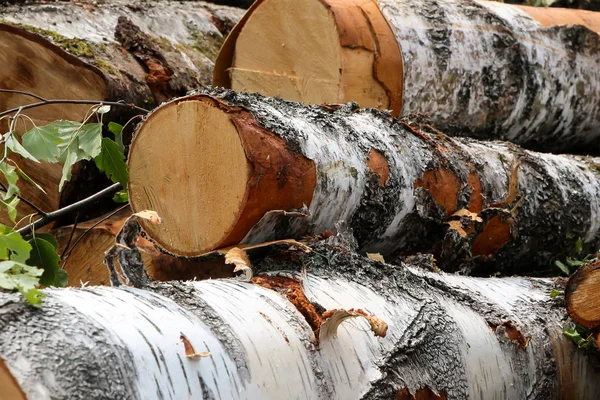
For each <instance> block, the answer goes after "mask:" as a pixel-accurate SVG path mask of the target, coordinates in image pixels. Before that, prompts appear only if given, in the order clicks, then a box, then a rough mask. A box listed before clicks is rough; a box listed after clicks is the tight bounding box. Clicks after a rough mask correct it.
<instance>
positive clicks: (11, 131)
mask: <svg viewBox="0 0 600 400" xmlns="http://www.w3.org/2000/svg"><path fill="white" fill-rule="evenodd" d="M23 107H24V106H21V107H18V108H17V112H16V113H15V115H13V117H12V120H11V121H10V126H9V127H8V132H7V133H6V135H4V140H3V142H4V155H3V156H2V159H0V164H2V163H3V162H4V160H6V157H8V145H7V144H6V142H7V141H8V139H10V138H11V136H12V135H13V134H14V132H15V121H16V120H17V119H18V118H19V114H21V111H23Z"/></svg>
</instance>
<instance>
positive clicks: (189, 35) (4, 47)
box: [0, 0, 242, 223]
mask: <svg viewBox="0 0 600 400" xmlns="http://www.w3.org/2000/svg"><path fill="white" fill-rule="evenodd" d="M241 14H242V11H241V10H238V9H234V8H228V7H219V6H215V5H213V4H207V3H203V2H194V3H186V4H182V3H175V2H160V3H147V2H143V1H136V2H125V1H121V0H111V1H109V2H102V3H101V4H95V5H91V4H88V3H52V4H48V3H42V4H30V5H19V6H3V7H2V8H1V9H0V63H1V64H2V70H1V71H0V82H2V83H1V84H0V88H2V89H12V90H21V91H27V92H31V93H34V94H36V95H38V96H42V97H44V98H47V99H75V100H98V101H102V100H111V101H124V102H126V103H133V104H136V105H139V106H142V107H146V108H149V109H150V108H152V107H154V106H155V105H157V104H159V103H160V102H161V101H165V100H168V99H170V98H171V97H173V96H181V95H184V94H185V93H186V92H187V91H188V90H191V89H192V88H195V87H197V86H198V85H205V84H207V83H208V82H209V78H210V76H211V73H212V67H213V60H214V58H215V57H216V55H217V52H218V49H219V47H220V45H221V42H222V41H223V35H224V34H226V32H227V29H228V27H229V26H231V24H232V22H231V19H234V20H237V19H238V18H239V17H240V16H241ZM225 16H228V18H229V20H228V19H226V18H225ZM219 29H222V30H223V32H221V31H220V30H219ZM38 101H39V100H37V99H34V98H31V97H29V96H25V95H22V94H18V93H0V112H1V111H6V110H8V109H12V108H14V107H19V106H22V105H26V104H30V103H35V102H38ZM89 109H90V106H89V105H65V104H58V105H48V106H44V107H40V108H35V109H31V110H26V111H24V112H23V114H25V115H27V116H29V117H31V118H32V119H33V122H34V123H35V124H37V125H45V124H48V123H50V122H52V121H55V120H57V119H67V120H74V121H80V120H82V119H83V118H84V116H85V115H86V113H87V112H88V111H89ZM131 116H132V113H131V112H129V111H127V112H123V109H119V110H114V112H113V113H111V114H110V115H109V116H108V118H110V119H111V120H119V121H122V122H123V123H124V122H125V121H127V120H128V119H129V118H130V117H131ZM17 127H18V128H19V132H20V133H23V132H24V131H25V130H27V129H30V128H31V127H32V126H31V124H30V123H29V122H27V121H25V123H24V124H17ZM25 127H26V128H25ZM3 132H4V131H3ZM13 157H17V156H16V155H13ZM17 163H18V164H19V166H20V167H21V168H22V169H23V170H24V171H25V172H26V173H27V174H28V175H29V176H30V177H31V178H33V179H34V180H35V181H36V182H39V183H40V185H41V186H42V187H43V188H44V189H45V190H46V192H47V193H48V195H47V196H46V195H44V194H43V193H41V192H40V191H38V190H37V189H35V188H34V187H33V186H31V185H25V184H24V185H23V186H22V187H21V190H22V194H23V197H25V198H27V199H28V200H30V201H31V202H32V203H34V204H35V205H37V206H38V207H39V208H41V209H42V210H43V211H45V212H49V211H54V210H56V209H57V208H59V206H61V205H65V204H69V203H70V202H73V201H76V200H79V199H77V198H65V196H63V199H62V200H61V194H60V193H59V192H58V182H59V180H60V176H61V170H62V166H60V165H54V164H48V163H45V162H43V163H42V164H41V166H40V164H37V163H33V162H31V161H28V160H21V159H17ZM83 188H85V186H83ZM90 189H91V190H92V192H90V193H88V192H86V191H85V190H82V186H81V185H80V186H79V187H78V191H79V192H81V193H78V194H79V195H80V196H83V197H86V196H88V195H91V194H93V193H94V190H96V191H97V189H98V188H96V187H95V186H92V187H90ZM67 197H68V196H67ZM20 204H21V208H20V212H21V215H22V216H24V215H27V214H30V213H32V212H34V211H33V209H32V208H30V207H29V206H27V205H26V204H24V203H23V202H21V203H20ZM0 221H2V222H4V223H7V220H5V219H4V215H3V216H2V219H1V220H0Z"/></svg>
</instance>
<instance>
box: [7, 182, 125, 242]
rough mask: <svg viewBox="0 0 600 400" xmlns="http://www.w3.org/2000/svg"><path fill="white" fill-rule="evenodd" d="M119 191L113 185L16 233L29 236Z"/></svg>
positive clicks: (116, 186) (117, 184)
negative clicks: (33, 231) (32, 232)
mask: <svg viewBox="0 0 600 400" xmlns="http://www.w3.org/2000/svg"><path fill="white" fill-rule="evenodd" d="M121 189H123V186H122V185H121V184H120V183H115V184H113V185H111V186H109V187H107V188H106V189H103V190H101V191H99V192H98V193H96V194H94V195H92V196H90V197H88V198H85V199H83V200H81V201H78V202H77V203H73V204H71V205H68V206H67V207H64V208H61V209H60V210H56V211H52V212H49V213H47V214H46V215H44V216H43V217H42V218H40V219H38V220H37V221H35V222H33V223H32V224H29V225H27V226H25V227H23V228H21V229H19V230H17V232H19V233H20V234H21V235H23V236H25V235H29V234H30V233H31V231H32V230H35V229H39V228H41V227H43V226H46V225H48V224H49V223H50V222H52V221H55V220H57V219H59V218H61V217H64V216H65V215H68V214H70V213H72V212H75V211H80V210H83V209H85V208H87V207H88V206H90V205H92V204H94V202H96V201H98V200H102V199H105V198H107V197H110V196H112V195H114V194H115V193H116V192H118V191H119V190H121Z"/></svg>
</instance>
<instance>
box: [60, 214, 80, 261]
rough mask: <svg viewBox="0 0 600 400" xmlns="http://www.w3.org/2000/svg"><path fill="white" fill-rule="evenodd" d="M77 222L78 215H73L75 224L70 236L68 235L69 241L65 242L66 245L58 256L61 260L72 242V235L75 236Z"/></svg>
mask: <svg viewBox="0 0 600 400" xmlns="http://www.w3.org/2000/svg"><path fill="white" fill-rule="evenodd" d="M77 222H79V213H77V214H75V222H73V229H71V234H70V235H69V240H67V244H66V246H65V248H64V250H63V252H62V254H61V255H60V259H61V260H62V259H63V257H64V256H65V253H66V252H67V249H68V248H69V246H70V245H71V240H73V235H74V234H75V229H77Z"/></svg>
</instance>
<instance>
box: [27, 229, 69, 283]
mask: <svg viewBox="0 0 600 400" xmlns="http://www.w3.org/2000/svg"><path fill="white" fill-rule="evenodd" d="M29 244H31V257H30V258H29V260H27V265H33V266H36V267H38V268H41V269H42V270H43V271H44V273H43V274H42V276H41V278H40V283H41V284H42V285H44V286H60V285H61V284H63V285H64V284H65V283H66V282H64V278H65V276H64V274H63V273H61V272H59V271H62V270H61V269H60V267H59V266H58V263H59V262H60V257H59V256H58V254H57V253H56V248H55V247H54V245H53V244H52V243H50V242H47V241H46V240H44V239H42V238H40V237H35V238H33V239H31V240H30V241H29ZM62 272H64V271H62ZM57 278H58V279H57ZM57 281H58V282H57Z"/></svg>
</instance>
